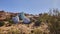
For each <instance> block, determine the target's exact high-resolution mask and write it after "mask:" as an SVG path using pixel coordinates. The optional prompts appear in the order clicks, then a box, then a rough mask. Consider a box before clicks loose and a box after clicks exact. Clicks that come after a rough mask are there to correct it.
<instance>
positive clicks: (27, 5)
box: [0, 0, 60, 14]
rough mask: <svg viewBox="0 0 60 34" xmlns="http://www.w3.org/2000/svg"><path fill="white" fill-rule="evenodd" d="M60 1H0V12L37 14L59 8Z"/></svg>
mask: <svg viewBox="0 0 60 34" xmlns="http://www.w3.org/2000/svg"><path fill="white" fill-rule="evenodd" d="M59 1H60V0H0V10H4V11H6V12H25V13H29V14H39V13H44V12H48V11H49V9H52V8H59V9H60V2H59Z"/></svg>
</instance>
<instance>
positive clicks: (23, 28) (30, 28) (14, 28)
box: [0, 9, 60, 34]
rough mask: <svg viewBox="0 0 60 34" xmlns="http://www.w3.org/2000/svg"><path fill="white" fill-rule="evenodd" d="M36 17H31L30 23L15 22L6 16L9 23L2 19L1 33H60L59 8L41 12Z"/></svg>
mask: <svg viewBox="0 0 60 34" xmlns="http://www.w3.org/2000/svg"><path fill="white" fill-rule="evenodd" d="M34 17H35V16H34ZM34 19H36V21H35V20H34ZM34 19H31V23H30V24H24V23H23V22H21V23H20V22H19V24H14V23H13V21H12V20H11V18H6V21H7V22H8V23H4V22H5V21H0V34H60V11H59V10H58V9H50V10H49V12H48V13H41V14H39V17H37V18H34Z"/></svg>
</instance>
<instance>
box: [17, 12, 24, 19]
mask: <svg viewBox="0 0 60 34" xmlns="http://www.w3.org/2000/svg"><path fill="white" fill-rule="evenodd" d="M18 15H19V19H22V20H23V19H24V17H25V15H24V13H23V12H21V13H20V14H18Z"/></svg>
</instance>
